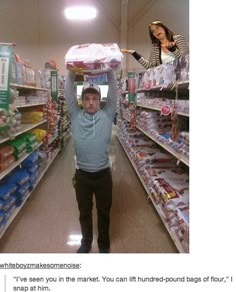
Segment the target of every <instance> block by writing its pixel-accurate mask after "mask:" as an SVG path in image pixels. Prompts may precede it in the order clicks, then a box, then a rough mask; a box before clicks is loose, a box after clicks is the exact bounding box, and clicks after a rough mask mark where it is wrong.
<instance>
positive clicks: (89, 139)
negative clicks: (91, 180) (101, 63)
mask: <svg viewBox="0 0 236 292" xmlns="http://www.w3.org/2000/svg"><path fill="white" fill-rule="evenodd" d="M107 79H108V86H109V87H108V93H107V101H106V105H105V107H104V108H103V109H99V110H98V111H97V112H96V113H94V114H88V113H87V112H86V111H84V110H82V109H80V108H79V107H78V103H77V98H76V88H75V85H74V80H75V73H73V72H71V71H69V70H68V71H67V75H66V80H65V98H66V102H67V106H68V110H69V116H70V120H71V125H72V129H71V130H72V139H73V144H74V150H75V155H76V168H77V169H82V170H85V171H88V172H96V171H99V170H102V169H105V168H107V167H109V166H110V162H109V146H110V140H111V129H112V123H113V120H114V117H115V114H116V103H117V97H118V93H117V90H118V87H117V81H116V78H115V74H114V71H113V70H111V71H109V72H108V73H107Z"/></svg>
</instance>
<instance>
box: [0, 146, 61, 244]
mask: <svg viewBox="0 0 236 292" xmlns="http://www.w3.org/2000/svg"><path fill="white" fill-rule="evenodd" d="M59 151H60V149H58V150H57V151H55V153H54V155H53V157H52V158H51V159H49V160H48V163H47V166H46V168H45V169H44V171H43V172H42V173H41V174H40V176H39V177H38V180H37V182H36V183H35V187H34V189H33V190H32V191H31V192H29V194H28V195H27V196H26V198H25V199H24V201H23V202H22V204H21V205H20V206H19V207H16V208H15V209H14V210H13V212H12V214H11V216H10V219H9V220H8V221H7V223H6V225H5V226H3V227H2V228H1V229H0V239H1V237H2V236H3V234H4V233H5V232H6V230H7V229H8V227H9V226H10V225H11V223H12V222H13V220H14V219H15V218H16V216H17V215H18V213H19V212H20V210H21V209H22V207H23V206H24V205H25V203H26V202H27V200H28V199H29V197H30V196H31V194H32V193H33V192H34V190H35V188H36V187H37V185H38V184H39V182H40V181H41V179H42V177H43V176H44V174H45V173H46V171H47V170H48V168H49V167H50V165H51V164H52V162H53V161H54V160H55V158H56V157H57V155H58V153H59Z"/></svg>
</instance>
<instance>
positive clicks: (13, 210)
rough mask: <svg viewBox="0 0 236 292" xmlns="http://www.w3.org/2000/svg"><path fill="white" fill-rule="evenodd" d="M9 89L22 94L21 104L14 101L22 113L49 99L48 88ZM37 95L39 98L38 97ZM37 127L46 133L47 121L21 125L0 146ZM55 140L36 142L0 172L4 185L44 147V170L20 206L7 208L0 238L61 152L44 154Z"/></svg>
mask: <svg viewBox="0 0 236 292" xmlns="http://www.w3.org/2000/svg"><path fill="white" fill-rule="evenodd" d="M10 87H11V88H15V89H17V90H18V91H19V92H20V93H22V96H23V98H22V99H21V100H22V101H23V102H22V101H21V103H20V102H18V103H17V101H16V102H15V103H14V106H15V108H16V109H17V110H18V111H22V110H24V108H26V110H28V108H30V107H32V108H33V107H38V106H47V103H48V98H49V89H48V88H40V87H36V86H30V85H22V84H16V83H10ZM42 92H43V93H42ZM47 93H48V94H47ZM28 94H29V95H30V98H28ZM38 94H39V96H38ZM34 96H35V101H34ZM24 98H25V100H26V102H25V103H24ZM29 100H30V101H29ZM28 101H29V102H28ZM39 126H40V127H41V126H42V128H43V129H44V130H45V131H48V129H49V122H48V120H47V119H42V120H41V121H39V122H35V123H30V124H21V129H20V131H18V132H16V133H14V136H13V135H12V134H11V137H10V136H9V137H4V138H1V139H0V145H2V144H3V143H4V145H6V144H7V142H8V141H10V140H14V139H15V138H16V137H18V136H20V135H21V134H24V133H27V132H29V131H30V130H32V129H34V128H36V127H39ZM57 138H58V134H56V135H54V136H51V137H50V138H49V139H48V141H47V143H45V141H44V142H43V141H40V142H38V144H37V146H35V147H34V149H33V150H32V151H30V152H27V153H25V154H24V155H23V156H22V157H20V158H19V159H18V160H16V161H15V162H13V163H12V164H11V165H10V166H9V167H8V168H7V169H5V170H4V171H2V172H0V183H1V182H4V183H5V180H4V178H5V177H7V176H9V175H11V172H13V171H14V169H15V168H17V167H18V166H20V167H21V164H22V162H23V161H24V160H25V159H27V157H29V156H30V155H31V154H32V153H33V152H34V151H36V150H38V149H39V148H41V147H42V146H43V147H44V149H45V154H46V155H45V159H46V157H48V158H47V160H45V163H46V165H44V168H41V171H40V172H39V175H38V177H37V179H36V181H34V184H33V189H32V187H31V189H32V190H31V189H27V191H26V192H25V194H24V195H23V196H22V202H21V204H20V206H18V205H16V204H15V203H14V204H13V205H12V206H11V207H10V208H9V210H7V212H6V215H5V217H6V218H5V220H4V223H1V224H0V238H1V237H2V236H3V234H4V232H5V231H6V230H7V228H8V227H9V226H10V224H11V223H12V221H13V220H14V219H15V217H16V216H17V214H18V213H19V211H20V210H21V209H22V207H23V206H24V204H25V203H26V202H27V200H28V199H29V198H30V196H31V194H32V193H33V191H34V190H35V188H36V187H37V185H38V183H39V182H40V180H41V179H42V177H43V176H44V175H45V173H46V171H47V170H48V168H49V167H50V165H51V164H52V162H53V161H54V160H55V158H56V156H57V155H58V153H59V152H60V150H61V149H60V148H55V149H54V150H53V152H50V155H48V152H46V148H45V147H46V146H47V151H49V149H50V151H52V150H51V149H53V148H54V147H55V146H54V147H51V144H52V143H54V141H55V140H56V139H57ZM55 145H57V144H55ZM56 147H57V146H56ZM46 161H47V162H46ZM0 187H1V185H0ZM18 188H20V187H19V186H17V189H18ZM0 211H1V209H0Z"/></svg>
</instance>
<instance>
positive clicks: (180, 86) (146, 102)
mask: <svg viewBox="0 0 236 292" xmlns="http://www.w3.org/2000/svg"><path fill="white" fill-rule="evenodd" d="M188 90H189V81H188V80H186V81H177V82H175V83H170V84H168V86H165V87H164V86H155V87H151V88H149V89H145V88H138V89H137V90H136V94H140V93H142V92H143V93H144V95H142V94H141V96H140V97H141V99H140V101H139V102H137V103H136V112H139V111H140V110H141V109H143V110H145V109H148V110H151V111H159V112H161V109H162V106H163V105H165V99H166V100H167V99H168V98H166V97H165V98H164V99H163V98H162V99H163V104H162V105H161V106H159V105H158V104H155V103H158V102H159V101H158V100H152V97H150V95H152V94H153V93H155V92H160V91H161V92H164V93H165V94H168V91H170V92H171V95H173V94H175V97H172V101H171V102H170V103H169V104H168V103H167V105H168V106H169V107H170V113H172V112H173V111H174V112H175V114H177V117H178V118H181V117H182V118H183V119H188V118H189V112H188V111H187V110H185V108H184V111H182V110H177V109H176V107H175V103H176V101H177V100H178V98H179V95H180V94H182V93H183V94H186V95H187V96H188ZM127 94H128V91H127V90H123V91H121V101H120V107H121V109H122V110H121V114H120V115H121V116H120V119H121V121H122V119H125V120H127V121H128V122H129V123H130V118H129V115H130V114H129V112H127V110H128V103H127ZM146 94H148V98H146V99H145V97H144V96H146ZM125 97H126V102H124V98H125ZM161 102H162V101H161ZM184 105H185V103H184ZM124 109H125V110H124ZM184 121H185V120H184ZM187 128H188V127H187ZM136 129H137V130H139V131H140V132H142V133H143V134H144V135H145V136H146V137H148V138H149V139H151V140H152V141H154V142H155V143H156V144H157V145H159V146H160V147H161V148H162V149H164V150H165V151H166V152H167V153H169V154H171V155H172V156H173V157H175V158H176V159H177V165H178V164H179V163H182V164H183V166H185V167H187V168H188V167H189V158H188V157H187V156H185V155H183V154H181V153H179V152H177V150H175V149H174V148H172V147H171V145H168V144H166V143H165V142H162V141H158V139H157V138H156V137H159V136H158V132H157V135H156V137H154V136H152V134H150V133H149V132H148V131H147V130H145V129H143V128H142V127H141V126H140V123H138V122H137V121H136ZM185 131H186V130H185ZM126 135H127V134H126ZM117 138H118V140H119V142H120V144H121V146H122V147H123V149H124V151H125V153H126V155H127V156H128V159H129V161H130V162H131V164H132V166H133V168H134V170H135V172H136V174H137V176H138V178H139V180H140V182H141V183H142V185H143V187H144V189H145V191H146V193H147V196H148V198H149V199H150V200H151V202H152V203H153V206H154V208H155V209H156V211H157V213H158V215H159V216H160V218H161V220H162V222H163V224H164V225H165V227H166V229H167V231H168V233H169V234H170V236H171V238H172V240H173V242H174V243H175V245H176V247H177V249H178V251H179V252H180V253H186V252H188V251H186V246H185V245H183V244H182V242H181V240H180V238H179V237H178V235H177V234H176V232H175V231H174V230H172V228H171V227H170V225H169V222H168V219H169V218H167V216H166V214H165V213H164V209H163V210H162V208H163V206H161V204H160V201H159V203H157V202H155V200H154V199H155V198H154V197H153V196H152V194H151V193H150V192H151V191H150V189H149V187H148V186H147V185H146V183H145V180H144V179H143V177H142V174H141V173H142V171H141V172H140V171H139V168H138V167H137V165H136V162H134V161H132V158H131V157H130V155H129V151H130V150H128V149H126V146H125V144H124V143H123V141H122V140H123V139H124V137H123V135H122V138H121V136H120V133H119V129H118V131H117ZM136 139H138V138H136ZM160 140H161V139H160ZM163 140H164V139H163ZM165 212H166V210H165Z"/></svg>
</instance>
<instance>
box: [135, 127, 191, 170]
mask: <svg viewBox="0 0 236 292" xmlns="http://www.w3.org/2000/svg"><path fill="white" fill-rule="evenodd" d="M136 128H137V129H139V130H140V131H141V132H143V133H144V134H145V135H146V136H148V137H149V138H150V139H152V140H153V141H154V142H155V143H157V144H158V145H160V146H161V147H162V148H164V149H165V150H166V151H168V152H169V153H171V154H172V155H173V156H175V157H176V158H177V159H178V160H180V161H182V162H183V163H184V164H185V165H187V166H189V159H188V158H187V157H184V156H183V155H181V154H180V153H178V152H176V151H175V150H174V149H173V148H171V147H170V146H169V145H166V144H164V143H161V142H160V141H158V140H156V139H155V138H154V137H152V136H151V135H150V134H149V133H147V132H146V131H145V130H143V129H142V128H141V127H139V126H136Z"/></svg>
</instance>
